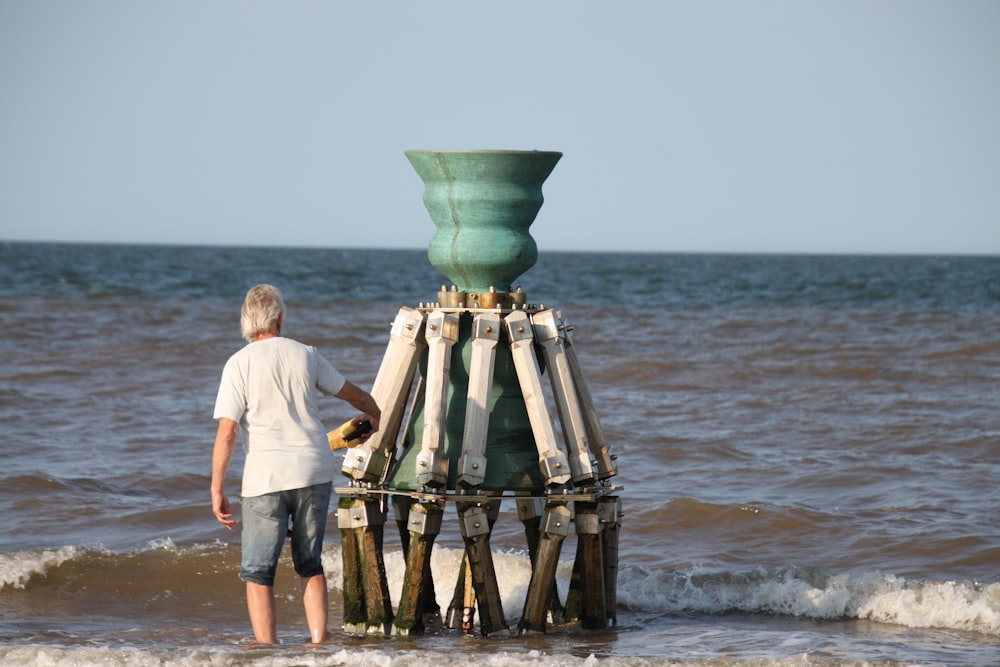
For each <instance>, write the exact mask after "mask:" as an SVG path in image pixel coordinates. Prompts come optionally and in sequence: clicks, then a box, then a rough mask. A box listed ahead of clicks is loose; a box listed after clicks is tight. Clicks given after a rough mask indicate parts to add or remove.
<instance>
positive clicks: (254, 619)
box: [247, 581, 278, 644]
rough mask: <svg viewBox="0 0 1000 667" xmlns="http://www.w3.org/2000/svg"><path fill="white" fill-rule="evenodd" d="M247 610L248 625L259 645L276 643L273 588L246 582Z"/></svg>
mask: <svg viewBox="0 0 1000 667" xmlns="http://www.w3.org/2000/svg"><path fill="white" fill-rule="evenodd" d="M247 609H248V610H249V611H250V625H252V626H253V634H254V637H256V639H257V642H258V643H260V644H276V643H277V642H278V637H277V634H278V633H277V628H276V624H275V620H274V617H275V612H274V587H273V586H264V585H263V584H255V583H253V582H251V581H248V582H247Z"/></svg>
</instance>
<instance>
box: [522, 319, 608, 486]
mask: <svg viewBox="0 0 1000 667" xmlns="http://www.w3.org/2000/svg"><path fill="white" fill-rule="evenodd" d="M531 323H532V327H533V329H534V334H535V339H536V340H537V341H538V343H539V345H541V348H542V353H543V354H544V355H545V365H546V369H547V373H548V376H549V382H550V383H551V385H552V394H553V396H555V399H556V409H557V410H558V411H559V424H560V425H561V426H562V432H563V440H565V442H566V448H567V450H568V451H569V453H568V455H567V456H568V459H569V467H570V471H571V473H572V476H573V484H574V485H576V486H577V487H580V486H586V485H589V484H592V483H593V482H594V467H593V465H592V464H591V462H590V445H588V443H587V429H586V427H585V425H584V418H583V411H582V410H581V408H580V404H579V402H578V399H577V392H576V387H575V385H574V384H573V374H572V372H571V371H570V367H569V361H568V360H567V358H566V345H565V342H566V335H565V333H564V332H563V327H562V321H561V319H560V318H559V317H558V316H557V314H556V313H555V311H553V310H551V309H548V310H542V311H539V312H537V313H535V314H534V315H533V316H532V317H531Z"/></svg>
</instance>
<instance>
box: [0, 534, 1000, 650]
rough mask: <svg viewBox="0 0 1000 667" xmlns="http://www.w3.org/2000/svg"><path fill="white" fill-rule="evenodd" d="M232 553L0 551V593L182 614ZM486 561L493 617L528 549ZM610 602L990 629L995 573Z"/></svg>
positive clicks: (667, 593) (231, 574)
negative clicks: (77, 598)
mask: <svg viewBox="0 0 1000 667" xmlns="http://www.w3.org/2000/svg"><path fill="white" fill-rule="evenodd" d="M238 560H239V549H238V548H237V547H236V546H235V545H231V544H222V543H215V544H203V545H192V546H187V547H178V546H177V545H175V544H174V543H173V542H172V541H170V540H169V539H166V540H159V541H155V542H150V543H149V544H148V545H147V546H146V547H145V548H143V549H141V550H138V551H130V552H125V553H117V552H113V551H110V550H107V549H104V548H102V547H79V546H67V547H63V548H61V549H56V550H32V551H19V552H9V553H0V591H3V592H4V596H5V597H7V598H8V600H9V601H10V603H14V602H13V601H12V600H10V598H11V597H12V596H11V595H10V594H9V593H11V592H13V591H18V592H20V595H19V596H13V597H19V598H20V599H21V602H20V604H24V605H33V604H34V605H37V604H45V605H48V606H50V607H51V606H52V605H53V604H54V602H53V599H54V598H58V597H65V596H66V594H67V591H70V590H74V591H87V597H88V598H89V599H90V600H92V601H94V602H93V603H94V604H95V605H97V604H100V605H101V606H102V607H101V608H102V610H103V611H105V612H109V611H110V612H111V613H123V614H127V613H130V612H129V611H128V610H134V609H135V608H137V607H141V606H142V605H143V604H146V603H148V601H149V600H150V599H153V598H163V597H164V591H167V592H168V593H169V597H170V599H171V600H172V602H173V604H172V605H169V606H168V607H167V608H165V609H160V610H159V612H158V613H162V614H165V615H169V614H171V613H174V612H177V611H179V609H180V608H183V610H184V613H186V614H189V615H190V614H192V613H197V612H196V610H197V609H198V607H199V606H202V607H204V606H206V605H205V603H204V598H205V596H206V591H207V590H212V591H225V590H229V591H231V593H230V594H231V595H232V600H233V604H238V600H239V594H240V592H241V591H240V590H238V589H239V587H238V586H235V585H234V582H233V579H234V578H235V571H236V569H237V568H238ZM323 561H324V566H325V568H326V573H327V579H328V582H329V584H328V585H329V587H330V589H331V590H336V591H339V589H340V583H341V580H342V576H343V574H342V564H341V556H340V548H339V546H327V547H326V550H325V551H324V555H323ZM461 561H462V550H461V549H458V548H447V547H440V546H439V547H436V548H435V550H434V555H433V559H432V563H431V566H432V569H433V572H434V578H435V587H436V592H437V595H438V603H439V605H440V606H441V608H442V609H446V608H447V606H448V604H449V602H450V599H451V594H452V585H453V582H454V581H455V579H454V577H453V576H448V575H451V574H452V573H458V572H459V571H460V566H461ZM385 565H386V573H387V577H388V582H389V589H390V594H391V597H392V599H393V600H399V597H400V592H401V590H402V581H403V573H404V569H405V563H404V560H403V557H402V554H401V553H400V552H399V551H398V550H390V551H387V552H386V553H385ZM283 567H285V568H288V567H289V566H288V565H287V564H286V565H283ZM494 567H495V570H496V575H497V582H498V584H499V590H500V595H501V600H502V602H503V606H504V611H505V615H506V616H507V617H508V618H517V616H518V615H519V613H520V611H521V609H522V607H523V604H524V600H525V596H526V594H527V588H528V582H529V579H530V576H531V568H530V563H529V560H528V555H527V554H526V553H524V552H520V551H495V552H494ZM286 571H288V570H287V569H286ZM571 572H572V561H571V560H563V561H562V562H561V563H560V565H559V568H558V570H557V586H558V588H559V591H560V593H561V594H562V595H563V596H565V593H566V590H567V587H568V582H569V577H570V575H571ZM102 594H103V595H104V596H105V597H104V598H103V599H102ZM220 594H221V593H220ZM213 595H215V594H214V593H213ZM112 601H113V604H112ZM77 604H78V603H77ZM618 605H619V608H620V609H621V610H623V611H626V612H635V613H637V615H638V616H640V617H641V616H644V615H647V614H652V615H662V614H668V615H669V614H674V615H686V614H691V613H697V614H707V615H722V614H731V613H740V614H747V615H755V614H765V615H772V616H789V617H802V618H808V619H814V620H820V621H824V620H844V619H864V620H870V621H875V622H877V623H883V624H892V625H900V626H906V627H910V628H936V629H948V630H959V631H968V632H974V633H979V634H985V635H990V636H1000V583H992V584H983V583H978V582H973V581H936V580H908V579H906V578H904V577H900V576H896V575H893V574H890V573H885V572H880V571H869V572H860V573H836V572H831V571H829V570H827V569H822V568H815V567H781V568H772V569H765V568H758V569H753V570H747V571H708V570H703V569H701V568H692V569H688V570H663V569H650V568H645V567H641V566H634V565H627V566H624V567H621V568H620V570H619V576H618ZM209 606H210V605H209ZM76 608H77V609H78V607H76ZM7 611H11V612H13V613H16V612H17V610H16V609H8V610H7ZM147 611H150V609H149V608H147ZM206 613H211V612H206Z"/></svg>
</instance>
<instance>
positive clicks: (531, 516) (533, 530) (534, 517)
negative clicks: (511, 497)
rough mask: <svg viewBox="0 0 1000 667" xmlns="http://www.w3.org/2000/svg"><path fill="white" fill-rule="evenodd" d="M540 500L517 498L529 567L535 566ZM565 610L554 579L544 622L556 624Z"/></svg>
mask: <svg viewBox="0 0 1000 667" xmlns="http://www.w3.org/2000/svg"><path fill="white" fill-rule="evenodd" d="M542 510H543V505H542V500H541V499H540V498H519V499H518V500H517V518H518V519H519V520H520V521H521V523H522V524H523V525H524V538H525V541H526V542H527V543H528V558H529V559H530V561H531V567H532V568H534V567H535V563H536V562H537V560H538V543H539V539H540V537H541V524H542ZM564 616H565V610H564V609H563V606H562V603H561V602H560V601H559V588H558V587H557V586H556V584H555V581H553V582H552V592H551V593H549V602H548V605H547V611H546V622H547V623H549V624H553V625H558V624H560V623H562V622H563V618H564Z"/></svg>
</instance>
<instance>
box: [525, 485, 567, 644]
mask: <svg viewBox="0 0 1000 667" xmlns="http://www.w3.org/2000/svg"><path fill="white" fill-rule="evenodd" d="M569 523H570V514H569V508H568V507H566V503H559V502H553V501H549V503H548V504H547V505H546V507H545V516H544V518H543V519H542V525H541V537H540V538H539V542H538V556H537V557H536V559H535V564H534V567H532V568H531V581H530V582H529V584H528V595H527V596H526V599H525V601H524V613H522V614H521V622H520V623H519V624H518V626H517V630H518V633H520V634H525V633H528V632H545V618H546V610H547V609H548V604H549V595H550V593H551V590H552V587H553V586H555V579H556V567H557V566H558V565H559V552H560V550H561V549H562V543H563V540H564V539H565V538H566V535H568V534H569Z"/></svg>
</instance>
